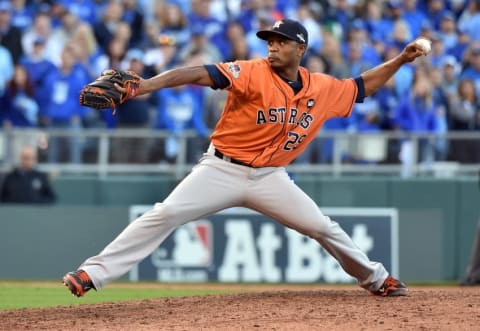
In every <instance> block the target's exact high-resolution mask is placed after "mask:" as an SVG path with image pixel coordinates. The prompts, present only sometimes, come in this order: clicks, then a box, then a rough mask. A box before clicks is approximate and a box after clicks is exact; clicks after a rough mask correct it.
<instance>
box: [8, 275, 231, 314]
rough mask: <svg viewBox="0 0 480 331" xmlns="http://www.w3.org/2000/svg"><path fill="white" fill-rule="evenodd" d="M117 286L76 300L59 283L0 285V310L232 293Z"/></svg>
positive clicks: (222, 290)
mask: <svg viewBox="0 0 480 331" xmlns="http://www.w3.org/2000/svg"><path fill="white" fill-rule="evenodd" d="M150 285H151V286H149V284H148V283H146V284H138V286H135V287H134V286H132V285H131V284H122V283H119V284H116V285H115V286H112V287H109V288H105V289H103V290H102V292H101V294H100V293H96V292H95V291H93V290H92V291H90V292H89V293H88V295H87V296H85V297H82V298H77V297H74V296H72V295H70V294H69V292H68V290H67V288H66V287H65V286H63V284H61V283H60V282H58V283H57V282H27V281H25V282H18V281H15V282H6V281H5V282H0V310H5V309H18V308H32V307H54V306H64V305H79V304H92V303H102V302H119V301H130V300H143V299H154V298H161V297H179V296H192V295H208V294H221V293H229V292H230V293H231V292H232V291H228V290H225V289H215V288H213V289H211V288H205V289H201V288H188V287H186V288H162V287H159V286H158V285H157V286H155V285H154V284H150Z"/></svg>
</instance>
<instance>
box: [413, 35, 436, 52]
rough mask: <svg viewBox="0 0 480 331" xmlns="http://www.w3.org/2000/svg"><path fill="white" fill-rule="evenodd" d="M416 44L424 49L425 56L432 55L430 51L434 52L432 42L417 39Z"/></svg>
mask: <svg viewBox="0 0 480 331" xmlns="http://www.w3.org/2000/svg"><path fill="white" fill-rule="evenodd" d="M415 43H416V44H417V45H419V46H420V47H421V48H422V49H423V51H424V52H425V54H428V53H430V51H431V50H432V42H431V41H430V40H428V39H426V38H420V39H417V40H416V41H415Z"/></svg>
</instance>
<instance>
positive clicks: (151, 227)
mask: <svg viewBox="0 0 480 331" xmlns="http://www.w3.org/2000/svg"><path fill="white" fill-rule="evenodd" d="M229 207H246V208H250V209H253V210H255V211H258V212H260V213H262V214H264V215H266V216H269V217H271V218H272V219H274V220H276V221H278V222H280V223H281V224H283V225H285V226H287V227H289V228H292V229H294V230H297V231H298V232H300V233H302V234H304V235H306V236H309V237H311V238H313V239H315V240H316V241H318V242H319V243H320V245H322V246H323V247H324V248H325V249H326V250H327V251H328V252H329V253H330V254H331V255H332V256H333V257H335V258H336V259H337V260H338V262H339V263H340V265H341V266H342V268H343V269H344V270H345V271H346V272H347V273H348V274H349V275H351V276H352V277H354V278H356V279H357V280H358V283H359V285H360V286H361V287H363V288H365V289H367V290H377V289H378V288H379V287H380V286H381V285H382V283H383V281H384V280H385V278H386V277H387V276H388V272H387V271H386V270H385V268H384V266H383V265H382V264H381V263H378V262H372V261H370V260H369V259H368V257H367V256H366V254H364V253H363V252H362V251H361V250H360V249H359V248H358V247H357V246H356V245H355V244H354V243H353V241H352V240H351V239H350V237H349V236H348V235H347V234H346V233H345V232H344V231H343V230H342V229H341V228H340V226H339V225H338V224H337V223H336V222H334V221H332V220H331V219H330V218H329V217H327V216H325V215H323V213H322V212H321V211H320V209H319V207H318V206H317V205H316V203H315V202H314V201H313V200H312V199H311V198H310V197H309V196H308V195H307V194H306V193H305V192H303V191H302V190H301V189H300V188H299V187H298V186H297V185H296V184H295V183H294V182H293V181H292V180H291V179H290V178H289V176H288V174H287V172H286V171H285V168H283V167H265V168H250V167H247V166H242V165H237V164H233V163H230V162H228V161H224V160H222V159H220V158H218V157H216V156H214V155H213V146H210V148H209V150H208V152H207V153H205V154H204V156H203V158H202V159H201V160H200V162H199V163H198V164H197V165H196V166H195V167H194V168H193V170H192V172H191V173H190V174H189V175H188V176H187V177H185V179H184V180H183V181H182V182H181V183H180V184H179V185H178V186H177V187H176V188H175V189H174V190H173V191H172V192H171V193H170V195H169V196H168V197H167V198H166V199H165V200H164V201H163V202H162V203H156V204H155V205H154V207H153V209H151V210H150V211H148V212H146V213H145V214H143V215H142V216H140V217H139V218H138V219H136V220H135V221H133V222H132V223H130V225H128V226H127V227H126V228H125V229H124V230H123V231H122V232H121V233H120V234H119V235H118V237H117V238H115V239H114V240H113V241H112V242H111V243H110V244H109V245H108V246H107V247H105V249H104V250H103V251H102V252H100V254H98V255H96V256H93V257H91V258H89V259H87V260H86V261H85V262H84V263H83V264H82V265H81V266H80V267H79V269H82V270H84V271H86V272H87V273H88V275H89V276H90V277H91V279H92V281H93V283H94V285H95V288H96V289H97V290H99V289H101V288H102V287H104V286H105V285H107V284H108V283H110V282H112V281H113V280H115V279H117V278H119V277H121V276H122V275H124V274H125V273H127V272H128V271H129V270H130V269H131V268H132V267H133V266H134V265H135V264H137V263H139V262H140V261H142V260H143V259H144V258H145V257H147V256H148V255H150V254H151V253H152V252H153V251H154V250H155V249H156V248H157V247H158V246H159V245H160V244H161V243H162V242H163V241H164V240H165V239H166V238H167V236H168V235H169V234H170V233H171V232H172V231H173V230H175V229H176V228H177V227H178V226H180V225H182V224H185V223H187V222H190V221H193V220H196V219H199V218H202V217H204V216H207V215H210V214H213V213H216V212H218V211H220V210H223V209H226V208H229Z"/></svg>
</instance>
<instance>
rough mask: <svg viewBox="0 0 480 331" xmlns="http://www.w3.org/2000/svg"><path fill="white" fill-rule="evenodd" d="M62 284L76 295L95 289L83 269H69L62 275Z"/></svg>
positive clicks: (79, 295) (80, 295) (82, 294)
mask: <svg viewBox="0 0 480 331" xmlns="http://www.w3.org/2000/svg"><path fill="white" fill-rule="evenodd" d="M63 284H64V285H65V286H66V287H68V289H69V290H70V292H72V294H73V295H76V296H77V297H82V296H84V295H85V294H86V293H87V292H88V291H90V290H91V289H92V288H93V289H94V290H95V291H96V289H95V286H94V285H93V282H92V280H91V279H90V276H88V274H87V273H86V272H85V271H83V270H77V271H71V272H69V273H67V274H66V275H65V276H63Z"/></svg>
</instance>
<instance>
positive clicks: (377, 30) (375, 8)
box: [364, 1, 393, 41]
mask: <svg viewBox="0 0 480 331" xmlns="http://www.w3.org/2000/svg"><path fill="white" fill-rule="evenodd" d="M381 5H382V4H381V3H380V2H378V1H368V2H367V3H366V4H365V19H364V22H365V27H366V29H367V31H368V34H369V36H370V37H371V38H375V39H376V40H383V41H386V40H387V38H388V33H389V31H392V29H393V20H391V19H388V18H387V17H384V15H382V12H383V10H382V6H381Z"/></svg>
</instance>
